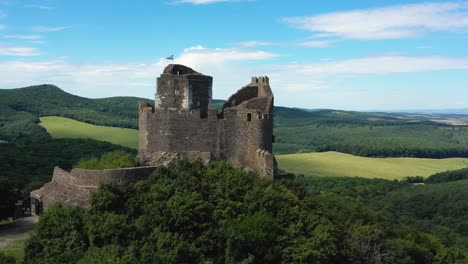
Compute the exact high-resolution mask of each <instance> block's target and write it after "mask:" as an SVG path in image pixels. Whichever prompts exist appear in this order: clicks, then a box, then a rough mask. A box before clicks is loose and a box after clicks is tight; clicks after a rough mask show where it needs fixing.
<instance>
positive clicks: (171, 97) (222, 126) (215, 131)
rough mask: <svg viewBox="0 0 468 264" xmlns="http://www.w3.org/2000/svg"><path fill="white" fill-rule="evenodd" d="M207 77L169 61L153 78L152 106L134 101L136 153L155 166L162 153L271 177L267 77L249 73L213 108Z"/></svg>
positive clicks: (270, 108)
mask: <svg viewBox="0 0 468 264" xmlns="http://www.w3.org/2000/svg"><path fill="white" fill-rule="evenodd" d="M212 82H213V78H212V77H210V76H206V75H203V74H200V73H198V72H196V71H194V70H192V69H190V68H188V67H185V66H182V65H176V64H171V65H169V66H168V67H166V69H165V70H164V72H163V73H162V74H161V76H160V77H159V78H158V80H157V87H158V89H157V93H156V98H155V106H154V107H152V106H149V105H148V104H146V103H140V119H139V127H140V132H139V142H140V146H139V156H140V161H141V163H142V164H146V165H159V164H161V159H163V160H164V159H165V157H164V155H167V153H177V154H178V155H180V156H182V157H183V158H185V159H189V160H192V159H201V160H203V161H209V160H211V159H212V158H224V159H226V160H227V161H228V162H229V163H231V164H233V165H234V166H236V167H239V168H243V169H246V170H251V171H255V172H257V173H259V174H260V175H263V176H264V177H267V178H273V176H274V174H275V170H276V160H275V157H274V156H273V154H272V142H273V93H272V92H271V88H270V85H269V81H268V77H259V78H257V77H253V78H252V81H251V83H250V84H249V85H247V86H245V87H243V88H242V89H240V90H239V91H237V92H236V93H235V94H233V95H232V96H231V97H230V98H229V99H228V100H227V102H226V103H225V104H224V106H223V109H222V111H221V112H220V113H218V110H217V109H214V108H211V107H210V104H211V98H212Z"/></svg>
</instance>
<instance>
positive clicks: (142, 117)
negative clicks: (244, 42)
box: [31, 64, 277, 214]
mask: <svg viewBox="0 0 468 264" xmlns="http://www.w3.org/2000/svg"><path fill="white" fill-rule="evenodd" d="M212 83H213V78H212V77H210V76H206V75H203V74H201V73H198V72H196V71H194V70H193V69H191V68H188V67H186V66H183V65H177V64H171V65H169V66H167V67H166V68H165V69H164V72H163V73H162V74H161V76H160V77H159V78H158V79H157V92H156V96H155V106H151V105H149V104H147V103H143V102H140V105H139V158H140V165H142V167H135V168H124V169H112V170H84V169H77V168H75V169H73V170H71V171H70V172H66V171H64V170H62V169H60V168H59V167H56V168H55V169H54V174H53V177H52V181H51V182H49V183H46V184H45V185H44V186H43V187H42V188H40V189H38V190H35V191H33V192H31V201H32V209H33V213H36V214H41V213H42V212H43V211H44V210H46V209H47V208H48V207H50V205H52V204H54V203H61V204H63V205H67V206H79V207H84V208H87V207H89V206H90V200H89V199H90V197H91V194H92V193H93V192H95V191H96V190H97V188H98V186H99V185H100V184H110V183H125V182H136V181H138V180H142V179H145V178H147V177H148V176H149V175H150V174H151V173H152V172H153V171H154V170H155V168H156V166H161V165H163V166H168V165H171V164H172V163H174V162H175V161H177V160H179V159H188V160H192V161H193V160H200V161H203V162H205V163H208V162H210V161H211V160H212V159H214V158H221V159H225V160H226V161H227V162H229V163H231V164H232V165H233V166H235V167H238V168H241V169H244V170H248V171H254V172H257V173H258V174H260V175H261V176H262V177H265V178H269V179H273V178H274V176H275V174H276V172H277V163H276V159H275V157H274V156H273V154H272V143H273V93H272V91H271V88H270V85H269V80H268V77H266V76H265V77H258V78H257V77H252V79H251V82H250V83H249V84H248V85H247V86H245V87H243V88H242V89H240V90H238V91H237V92H236V93H235V94H233V95H232V96H231V97H229V99H228V100H227V102H226V103H225V104H224V106H223V109H222V111H220V112H218V110H217V109H213V108H211V107H210V104H211V99H212Z"/></svg>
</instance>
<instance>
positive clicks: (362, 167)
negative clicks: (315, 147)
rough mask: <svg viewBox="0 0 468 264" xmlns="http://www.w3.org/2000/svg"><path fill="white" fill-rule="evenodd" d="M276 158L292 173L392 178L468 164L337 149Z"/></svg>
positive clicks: (427, 173) (457, 161) (426, 174)
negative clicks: (348, 152) (358, 154)
mask: <svg viewBox="0 0 468 264" xmlns="http://www.w3.org/2000/svg"><path fill="white" fill-rule="evenodd" d="M276 158H277V160H278V164H279V168H280V169H282V170H285V171H288V172H292V173H295V174H304V175H314V176H359V177H365V178H383V179H391V180H393V179H399V180H400V179H403V178H404V177H406V176H424V177H428V176H430V175H432V174H434V173H437V172H442V171H446V170H456V169H461V168H465V167H468V159H466V158H450V159H420V158H366V157H358V156H353V155H349V154H344V153H339V152H323V153H302V154H287V155H278V156H276Z"/></svg>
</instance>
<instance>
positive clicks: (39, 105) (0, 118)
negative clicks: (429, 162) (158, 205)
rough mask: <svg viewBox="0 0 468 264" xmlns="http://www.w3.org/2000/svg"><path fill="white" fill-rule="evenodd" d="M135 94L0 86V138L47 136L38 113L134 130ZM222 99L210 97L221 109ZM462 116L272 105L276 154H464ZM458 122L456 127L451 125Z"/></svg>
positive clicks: (466, 137) (466, 139)
mask: <svg viewBox="0 0 468 264" xmlns="http://www.w3.org/2000/svg"><path fill="white" fill-rule="evenodd" d="M140 100H146V101H148V102H150V103H151V101H150V100H148V99H142V98H136V97H112V98H104V99H88V98H83V97H79V96H75V95H72V94H69V93H66V92H64V91H63V90H61V89H59V88H58V87H56V86H53V85H38V86H31V87H26V88H19V89H10V90H4V89H0V110H1V111H0V140H4V141H14V140H16V139H19V138H25V137H26V138H27V137H34V138H49V137H50V134H49V133H47V131H46V130H45V129H44V128H43V127H42V126H39V125H38V124H39V123H40V118H41V117H47V116H59V117H65V118H70V119H74V120H77V121H82V122H85V123H88V124H93V125H100V126H112V127H120V128H132V129H137V125H138V111H137V109H138V108H137V106H138V101H140ZM223 102H224V101H222V100H214V101H213V106H214V107H216V108H218V109H219V108H221V106H222V104H223ZM465 122H468V116H465V115H443V114H405V113H378V112H370V113H366V112H354V111H340V110H329V109H321V110H304V109H298V108H287V107H276V108H275V136H276V143H275V144H274V150H275V152H276V153H278V154H288V153H300V152H324V151H338V152H344V153H349V154H353V155H358V156H367V157H421V158H447V157H468V126H465V125H460V124H465ZM452 124H458V125H452Z"/></svg>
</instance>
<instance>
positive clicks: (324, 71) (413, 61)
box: [295, 56, 468, 75]
mask: <svg viewBox="0 0 468 264" xmlns="http://www.w3.org/2000/svg"><path fill="white" fill-rule="evenodd" d="M295 67H296V71H297V72H301V73H304V74H312V75H330V74H388V73H411V72H425V71H438V70H460V69H468V57H459V58H454V57H408V56H380V57H369V58H359V59H350V60H341V61H332V62H322V63H311V64H300V65H295Z"/></svg>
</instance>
